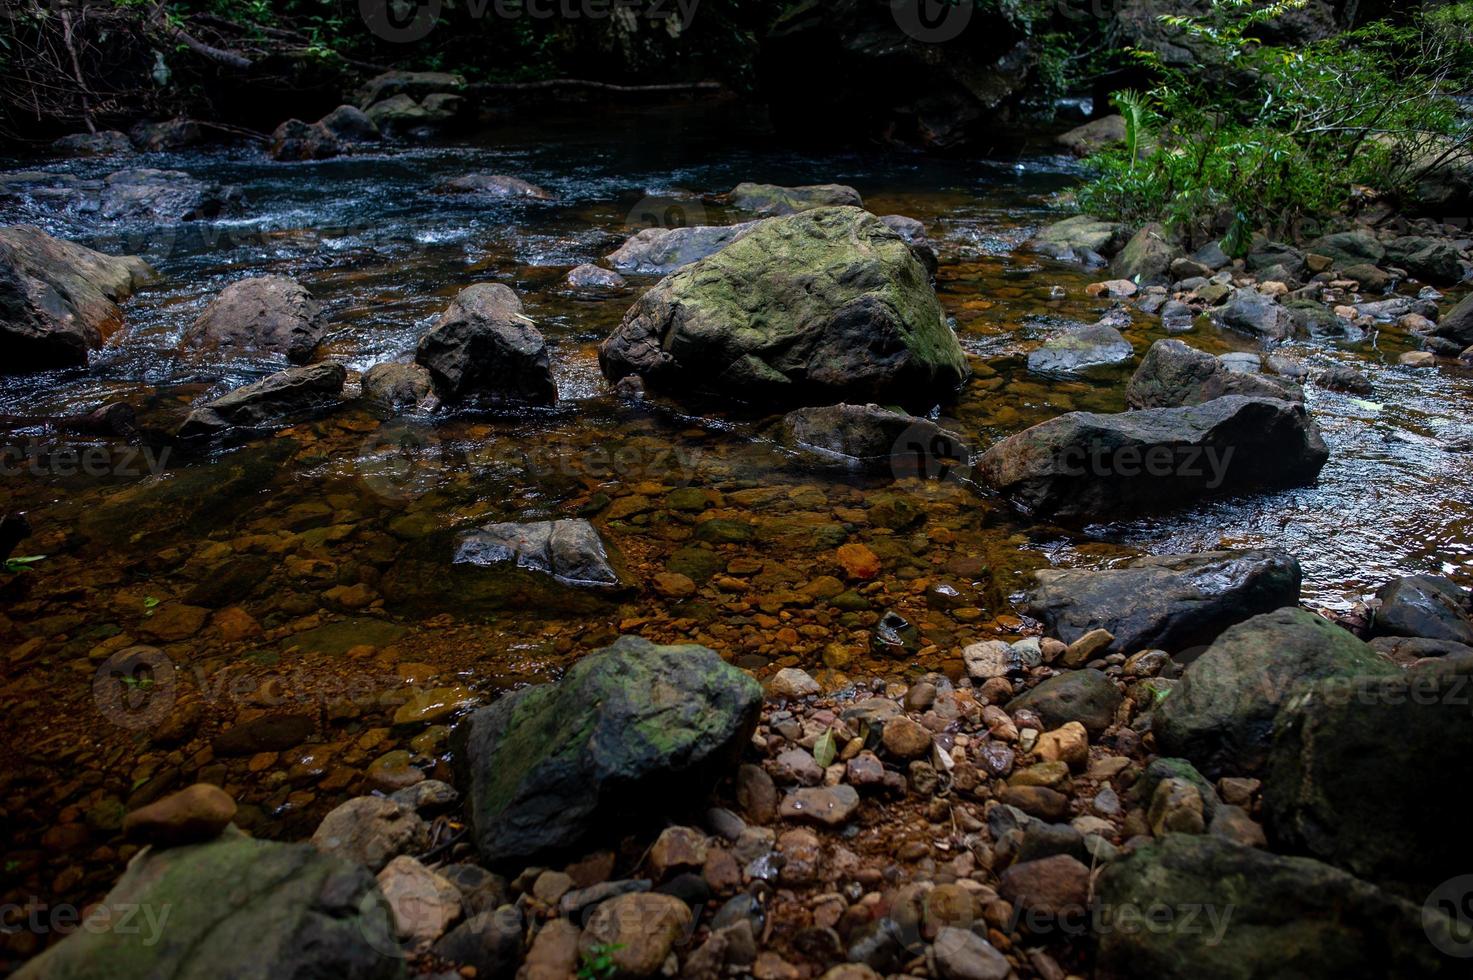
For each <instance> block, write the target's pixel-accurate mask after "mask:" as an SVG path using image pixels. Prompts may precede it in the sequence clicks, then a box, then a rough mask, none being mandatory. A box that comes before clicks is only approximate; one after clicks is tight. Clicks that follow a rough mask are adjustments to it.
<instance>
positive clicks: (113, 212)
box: [98, 168, 241, 221]
mask: <svg viewBox="0 0 1473 980" xmlns="http://www.w3.org/2000/svg"><path fill="white" fill-rule="evenodd" d="M240 203H241V198H240V195H239V193H238V192H237V191H236V190H235V189H234V188H233V187H222V186H221V185H219V184H215V183H210V182H207V181H203V180H196V179H194V178H193V177H191V176H189V174H186V173H184V172H183V171H180V170H152V169H146V168H145V169H139V170H119V171H118V172H117V173H112V174H108V176H107V179H106V180H104V181H103V185H102V194H101V197H100V198H99V199H98V215H99V216H100V217H102V218H104V219H107V220H110V221H111V220H118V219H129V220H141V219H148V220H153V221H198V220H201V219H207V218H218V217H220V216H221V215H222V214H227V213H230V212H232V211H237V210H239V208H240Z"/></svg>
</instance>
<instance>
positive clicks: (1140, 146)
mask: <svg viewBox="0 0 1473 980" xmlns="http://www.w3.org/2000/svg"><path fill="white" fill-rule="evenodd" d="M1301 6H1303V2H1302V0H1285V2H1281V3H1274V4H1267V5H1262V6H1259V5H1255V4H1253V3H1251V2H1249V0H1212V2H1211V3H1210V4H1209V5H1208V7H1207V10H1206V12H1205V13H1204V14H1202V15H1200V16H1194V17H1185V16H1176V15H1173V16H1166V17H1163V18H1162V21H1163V23H1165V24H1166V25H1167V26H1168V27H1171V28H1174V29H1175V30H1177V31H1178V32H1179V40H1180V41H1181V43H1183V44H1185V45H1187V46H1189V47H1190V48H1191V49H1192V50H1193V51H1194V53H1196V54H1197V59H1198V63H1197V64H1192V65H1190V66H1181V65H1168V64H1166V63H1164V62H1163V61H1162V59H1161V58H1160V57H1159V56H1158V55H1156V54H1155V53H1153V52H1136V54H1137V57H1138V60H1139V61H1140V62H1142V63H1143V64H1145V65H1147V66H1148V67H1150V68H1151V70H1152V71H1153V72H1154V73H1155V74H1156V77H1157V79H1158V84H1156V86H1155V87H1154V88H1152V89H1150V90H1149V91H1147V92H1138V91H1124V92H1119V93H1116V95H1115V97H1114V99H1113V102H1114V104H1115V106H1116V107H1117V108H1118V109H1119V111H1120V113H1121V115H1122V116H1123V117H1124V118H1125V145H1124V146H1123V147H1111V148H1108V149H1106V150H1104V151H1102V152H1100V153H1097V154H1095V155H1094V156H1092V157H1091V158H1090V159H1089V161H1088V165H1089V166H1090V167H1091V168H1092V171H1093V178H1092V180H1091V181H1090V182H1089V183H1088V184H1087V185H1086V186H1085V187H1084V188H1082V189H1081V191H1080V193H1079V195H1078V200H1079V203H1080V205H1081V206H1082V207H1083V208H1084V209H1085V210H1086V211H1089V212H1092V213H1096V214H1100V215H1102V216H1106V217H1110V218H1115V219H1120V220H1126V221H1135V222H1141V221H1154V220H1161V221H1165V222H1167V223H1168V224H1170V225H1172V226H1173V227H1174V228H1175V229H1176V230H1178V231H1179V232H1181V233H1183V234H1184V235H1185V236H1186V237H1188V238H1192V239H1195V238H1205V237H1207V235H1208V234H1209V233H1210V235H1211V236H1213V237H1221V238H1223V239H1224V242H1225V244H1224V248H1225V250H1227V251H1228V252H1229V253H1230V254H1242V253H1243V252H1245V251H1247V249H1248V247H1250V246H1251V242H1252V237H1253V234H1254V232H1255V231H1258V230H1265V229H1268V228H1270V227H1272V226H1276V225H1278V224H1280V223H1288V222H1292V221H1295V220H1296V219H1298V218H1301V217H1304V216H1308V215H1320V214H1327V213H1333V212H1336V211H1339V210H1341V209H1343V208H1344V207H1346V206H1347V205H1348V204H1349V202H1350V201H1351V200H1352V198H1353V196H1354V194H1355V193H1356V191H1355V188H1356V187H1357V186H1358V185H1362V186H1367V187H1370V188H1373V189H1375V190H1377V191H1379V192H1380V193H1382V194H1386V195H1391V196H1393V197H1394V196H1404V195H1407V194H1409V193H1410V192H1411V191H1412V189H1413V188H1414V187H1415V186H1416V184H1417V182H1418V180H1420V179H1421V178H1422V177H1424V176H1425V175H1426V174H1427V173H1428V172H1430V171H1431V169H1432V168H1434V167H1437V166H1446V165H1448V164H1450V163H1453V162H1456V161H1459V160H1473V116H1470V114H1468V113H1467V112H1466V110H1464V109H1462V108H1460V105H1459V100H1460V99H1466V97H1467V96H1468V95H1469V94H1470V93H1473V2H1469V0H1462V2H1459V3H1455V4H1450V5H1446V6H1444V7H1442V8H1439V9H1436V10H1431V11H1422V12H1419V13H1417V14H1415V15H1414V16H1411V17H1410V18H1409V19H1407V20H1405V21H1404V22H1393V21H1388V20H1382V21H1377V22H1374V23H1371V24H1368V25H1366V26H1364V27H1361V28H1359V29H1357V30H1355V31H1350V32H1347V33H1344V34H1340V35H1337V36H1334V37H1330V38H1326V39H1325V40H1322V41H1317V42H1314V43H1312V44H1308V45H1304V46H1302V47H1299V48H1283V47H1274V46H1269V45H1265V44H1262V43H1261V42H1260V41H1259V40H1258V39H1257V38H1256V37H1255V33H1256V32H1257V30H1258V29H1259V28H1261V27H1262V26H1263V25H1265V24H1267V23H1268V22H1270V21H1271V20H1273V19H1274V18H1276V17H1280V16H1282V15H1284V14H1285V13H1288V12H1291V11H1293V10H1295V9H1297V8H1298V7H1301Z"/></svg>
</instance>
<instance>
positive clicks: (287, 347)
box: [181, 276, 327, 364]
mask: <svg viewBox="0 0 1473 980" xmlns="http://www.w3.org/2000/svg"><path fill="white" fill-rule="evenodd" d="M326 332H327V324H326V322H325V321H324V319H323V316H322V307H321V306H319V305H318V303H317V301H316V300H314V299H313V298H312V294H311V293H309V292H307V289H306V287H305V286H303V285H302V284H301V283H299V282H297V281H296V280H295V279H291V278H289V277H287V276H258V277H256V278H253V279H241V280H239V281H237V282H233V283H231V284H230V285H228V286H226V287H225V288H224V289H222V290H221V291H220V295H219V296H216V297H215V298H214V299H213V300H212V301H211V302H210V305H209V306H207V307H205V310H204V312H203V313H201V314H200V315H199V316H198V317H197V318H196V319H195V321H194V322H193V323H192V324H190V326H189V327H188V328H186V329H185V331H184V336H183V338H182V340H181V343H182V345H183V346H184V347H189V348H216V347H234V348H239V349H241V350H247V351H252V352H255V353H272V354H281V355H284V356H285V357H286V359H287V360H289V361H291V362H292V363H293V364H305V363H307V362H308V361H310V360H311V359H312V354H313V353H314V352H315V351H316V350H317V345H318V344H319V343H321V342H322V337H323V335H324V334H325V333H326Z"/></svg>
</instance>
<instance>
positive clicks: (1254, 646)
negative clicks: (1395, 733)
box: [1154, 608, 1399, 777]
mask: <svg viewBox="0 0 1473 980" xmlns="http://www.w3.org/2000/svg"><path fill="white" fill-rule="evenodd" d="M1396 673H1399V671H1398V670H1397V668H1395V667H1393V666H1391V665H1390V664H1388V663H1387V662H1386V661H1384V660H1382V659H1381V658H1380V657H1378V656H1377V655H1376V652H1375V651H1374V650H1372V649H1371V648H1370V647H1369V646H1367V645H1366V644H1365V643H1362V642H1361V641H1360V640H1358V639H1356V637H1355V636H1354V635H1353V634H1351V633H1349V632H1347V631H1346V630H1343V629H1341V628H1340V627H1339V626H1336V625H1334V624H1333V623H1330V622H1328V621H1327V620H1325V619H1323V618H1321V617H1319V616H1316V615H1315V614H1314V613H1311V612H1308V611H1307V610H1304V609H1297V608H1286V609H1280V610H1277V611H1275V612H1271V613H1264V614H1263V615H1261V616H1254V617H1253V618H1252V619H1249V620H1246V621H1244V622H1242V623H1239V624H1237V625H1236V626H1231V627H1229V628H1228V629H1227V630H1225V631H1223V633H1222V635H1221V636H1219V637H1218V638H1217V639H1216V640H1215V641H1214V642H1213V643H1212V645H1211V646H1210V647H1208V648H1207V651H1206V652H1205V653H1203V654H1202V656H1200V657H1198V658H1197V659H1196V660H1194V661H1193V662H1192V663H1191V664H1190V665H1189V666H1188V667H1187V669H1186V671H1185V672H1184V673H1183V674H1182V678H1181V681H1180V682H1179V683H1178V684H1177V685H1176V687H1175V688H1173V689H1172V691H1171V693H1170V694H1169V695H1167V697H1166V699H1165V700H1164V701H1162V702H1161V704H1160V705H1159V706H1158V707H1157V708H1156V711H1155V717H1154V722H1155V724H1154V731H1155V733H1156V740H1157V744H1158V745H1160V746H1161V751H1162V752H1165V753H1169V754H1171V755H1177V756H1181V757H1182V758H1185V759H1189V760H1191V762H1192V763H1193V764H1194V765H1196V766H1197V768H1199V769H1201V770H1202V771H1203V772H1204V773H1206V774H1207V775H1208V776H1212V777H1216V776H1219V775H1222V774H1229V775H1244V774H1249V773H1252V772H1254V771H1255V770H1257V769H1258V768H1259V767H1260V766H1262V765H1263V762H1264V760H1265V759H1266V758H1267V755H1268V748H1269V743H1270V736H1271V734H1272V731H1273V723H1274V716H1275V715H1276V714H1277V713H1278V710H1279V706H1280V705H1282V704H1283V703H1285V702H1286V701H1288V700H1290V699H1291V698H1293V697H1295V696H1296V695H1298V694H1299V693H1300V692H1301V691H1302V690H1303V689H1304V688H1305V687H1306V686H1307V685H1308V684H1310V683H1312V682H1314V681H1319V680H1324V679H1326V678H1332V677H1356V676H1359V675H1368V676H1369V675H1377V674H1381V675H1385V674H1396Z"/></svg>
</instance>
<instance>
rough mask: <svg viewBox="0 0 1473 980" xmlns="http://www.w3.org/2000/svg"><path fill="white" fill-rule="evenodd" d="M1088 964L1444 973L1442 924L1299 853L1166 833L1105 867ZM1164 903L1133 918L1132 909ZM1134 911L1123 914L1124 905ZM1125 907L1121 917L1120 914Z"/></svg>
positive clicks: (1186, 971) (1216, 973) (1243, 975)
mask: <svg viewBox="0 0 1473 980" xmlns="http://www.w3.org/2000/svg"><path fill="white" fill-rule="evenodd" d="M1096 897H1097V902H1098V906H1097V907H1098V909H1099V910H1100V914H1101V915H1102V916H1104V917H1105V918H1103V919H1101V920H1100V921H1101V922H1102V923H1103V926H1102V928H1101V929H1100V945H1099V968H1100V970H1101V971H1102V972H1107V973H1108V975H1110V976H1112V977H1121V978H1130V980H1135V978H1139V980H1200V978H1203V977H1213V978H1220V980H1253V978H1260V977H1270V976H1274V977H1295V978H1303V980H1337V978H1340V977H1347V976H1367V977H1370V976H1377V977H1435V976H1452V975H1453V971H1452V970H1451V969H1450V968H1448V966H1447V964H1449V963H1450V962H1451V961H1450V960H1447V959H1445V958H1443V957H1442V956H1440V955H1439V954H1438V951H1437V947H1436V946H1434V945H1433V943H1431V942H1429V941H1428V940H1429V937H1432V938H1433V939H1434V941H1437V937H1440V938H1441V942H1442V943H1443V944H1444V945H1443V948H1455V944H1453V943H1452V942H1451V939H1452V937H1451V935H1450V933H1449V930H1450V927H1451V922H1450V920H1448V919H1447V918H1446V917H1445V916H1443V915H1441V914H1440V912H1439V911H1438V910H1431V911H1430V914H1428V913H1427V912H1424V909H1423V908H1422V907H1421V906H1420V905H1418V904H1414V903H1413V902H1409V901H1406V900H1405V899H1401V898H1397V897H1395V896H1393V895H1391V894H1388V893H1386V892H1383V891H1381V890H1380V889H1378V888H1376V887H1375V886H1374V885H1372V884H1370V883H1368V882H1365V881H1361V880H1360V879H1358V878H1354V877H1351V876H1350V875H1348V874H1346V873H1345V872H1343V871H1338V870H1336V869H1335V868H1332V867H1330V866H1329V865H1327V864H1321V863H1320V862H1319V861H1314V860H1311V859H1309V858H1302V857H1281V856H1279V855H1276V854H1269V853H1267V852H1265V851H1263V850H1260V849H1258V848H1255V847H1247V846H1244V845H1242V844H1235V843H1230V842H1228V841H1226V840H1222V839H1221V838H1218V837H1214V836H1202V835H1189V834H1169V835H1167V836H1166V837H1164V838H1162V839H1161V840H1158V841H1152V842H1150V843H1148V844H1145V845H1143V846H1141V847H1137V848H1135V849H1133V850H1131V851H1129V852H1128V853H1126V854H1125V855H1124V856H1123V857H1121V858H1120V859H1119V860H1117V861H1114V862H1111V863H1110V864H1108V865H1106V867H1105V869H1104V872H1103V874H1101V876H1100V878H1099V882H1098V886H1097V896H1096ZM1149 909H1164V910H1169V912H1170V915H1169V916H1167V917H1157V918H1152V919H1151V923H1152V924H1151V925H1150V927H1142V925H1141V924H1142V923H1143V922H1144V921H1145V920H1144V919H1141V918H1138V917H1137V916H1139V915H1140V914H1141V913H1142V911H1143V910H1149ZM1133 913H1134V914H1133ZM1127 916H1130V918H1127Z"/></svg>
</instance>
